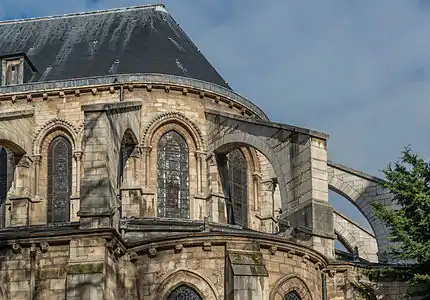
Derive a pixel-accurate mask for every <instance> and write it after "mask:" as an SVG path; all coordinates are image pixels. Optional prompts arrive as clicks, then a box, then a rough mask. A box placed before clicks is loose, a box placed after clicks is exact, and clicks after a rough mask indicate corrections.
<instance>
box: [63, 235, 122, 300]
mask: <svg viewBox="0 0 430 300" xmlns="http://www.w3.org/2000/svg"><path fill="white" fill-rule="evenodd" d="M123 253H124V249H122V248H121V247H120V246H119V245H118V244H117V243H116V242H114V241H107V240H106V239H105V238H101V237H91V238H76V239H73V240H71V241H70V257H69V264H68V266H67V279H66V288H67V297H66V299H67V300H78V299H91V300H99V299H100V300H102V299H103V300H108V299H109V300H113V299H116V290H117V287H116V276H117V273H118V257H117V256H119V255H122V254H123Z"/></svg>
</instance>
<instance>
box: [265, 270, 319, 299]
mask: <svg viewBox="0 0 430 300" xmlns="http://www.w3.org/2000/svg"><path fill="white" fill-rule="evenodd" d="M289 292H296V293H297V295H298V296H300V299H302V300H312V299H313V298H312V293H311V290H310V289H309V287H308V286H307V285H306V283H305V282H304V281H303V280H302V279H301V278H299V277H298V276H297V275H296V274H290V275H287V276H285V277H282V278H281V279H279V280H278V281H277V282H276V284H275V286H274V287H273V289H272V291H271V292H270V296H269V300H283V299H284V297H285V295H287V294H288V293H289Z"/></svg>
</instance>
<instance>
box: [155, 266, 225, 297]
mask: <svg viewBox="0 0 430 300" xmlns="http://www.w3.org/2000/svg"><path fill="white" fill-rule="evenodd" d="M181 285H188V286H189V287H191V288H193V289H194V290H195V291H196V292H197V293H198V294H199V295H200V297H201V298H202V299H205V300H220V296H219V293H218V291H217V289H216V287H215V285H214V284H213V283H211V282H210V280H209V279H208V278H206V277H205V276H204V275H202V274H199V273H197V272H195V271H191V270H186V269H179V270H177V271H175V272H174V273H171V274H169V275H167V276H166V277H164V278H163V279H162V280H161V282H160V283H159V284H158V285H157V287H156V288H155V290H154V293H153V296H152V299H153V300H165V299H167V297H168V296H169V294H170V293H171V292H172V291H173V290H175V289H176V288H177V287H179V286H181Z"/></svg>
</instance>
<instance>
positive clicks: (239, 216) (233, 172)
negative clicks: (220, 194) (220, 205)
mask: <svg viewBox="0 0 430 300" xmlns="http://www.w3.org/2000/svg"><path fill="white" fill-rule="evenodd" d="M227 170H228V184H229V189H228V194H229V195H228V199H227V212H228V222H229V224H234V225H241V226H246V224H247V173H248V172H247V163H246V159H245V156H244V155H243V153H242V152H241V151H240V150H233V151H231V152H229V153H228V154H227Z"/></svg>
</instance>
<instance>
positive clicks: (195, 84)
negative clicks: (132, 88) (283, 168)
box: [0, 73, 269, 121]
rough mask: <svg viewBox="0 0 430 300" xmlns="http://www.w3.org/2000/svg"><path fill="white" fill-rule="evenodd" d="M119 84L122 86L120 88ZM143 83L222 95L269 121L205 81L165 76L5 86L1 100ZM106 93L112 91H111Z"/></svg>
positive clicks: (231, 93) (0, 92)
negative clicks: (20, 96)
mask: <svg viewBox="0 0 430 300" xmlns="http://www.w3.org/2000/svg"><path fill="white" fill-rule="evenodd" d="M116 82H119V84H118V83H116ZM139 83H141V84H143V85H144V86H145V88H148V87H147V85H148V86H149V85H151V87H150V89H152V88H157V87H158V86H160V85H161V86H160V88H163V89H165V86H166V85H167V86H169V87H170V89H171V90H173V89H178V90H180V91H181V92H182V91H183V89H184V88H186V89H187V92H188V93H191V92H194V93H197V94H198V95H200V96H201V95H204V96H206V97H208V96H212V94H214V96H213V98H215V97H216V95H221V96H223V97H225V98H227V99H228V101H233V102H235V103H237V104H238V105H240V106H245V107H246V108H247V109H248V110H249V111H250V112H252V113H254V114H255V115H257V116H258V117H259V118H261V119H263V120H266V121H268V120H269V118H268V117H267V115H266V114H265V113H264V112H263V110H262V109H260V108H259V107H258V106H256V105H255V104H254V103H252V102H251V101H250V100H248V99H246V98H245V97H243V96H241V95H239V94H237V93H236V92H234V91H232V90H229V89H227V88H224V87H221V86H219V85H216V84H213V83H209V82H205V81H202V80H197V79H192V78H185V77H181V76H174V75H165V74H150V73H146V74H117V75H110V76H102V77H88V78H81V79H72V80H59V81H47V82H35V83H27V84H20V85H15V86H4V87H0V95H1V96H0V99H1V98H3V99H7V100H10V98H11V97H13V96H14V97H16V95H13V94H23V96H22V98H24V99H25V98H26V95H27V94H29V93H31V94H32V95H33V98H34V97H36V96H37V95H38V94H40V96H41V95H42V94H43V93H45V94H47V95H49V94H53V95H55V94H57V95H58V94H59V91H60V90H63V89H64V90H69V89H70V90H71V93H74V91H75V90H76V89H77V88H79V89H81V92H84V90H85V88H84V87H86V89H87V90H88V92H92V91H93V88H95V86H111V85H121V84H123V85H131V84H134V85H136V86H137V85H138V84H139ZM106 89H109V87H107V88H106Z"/></svg>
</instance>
